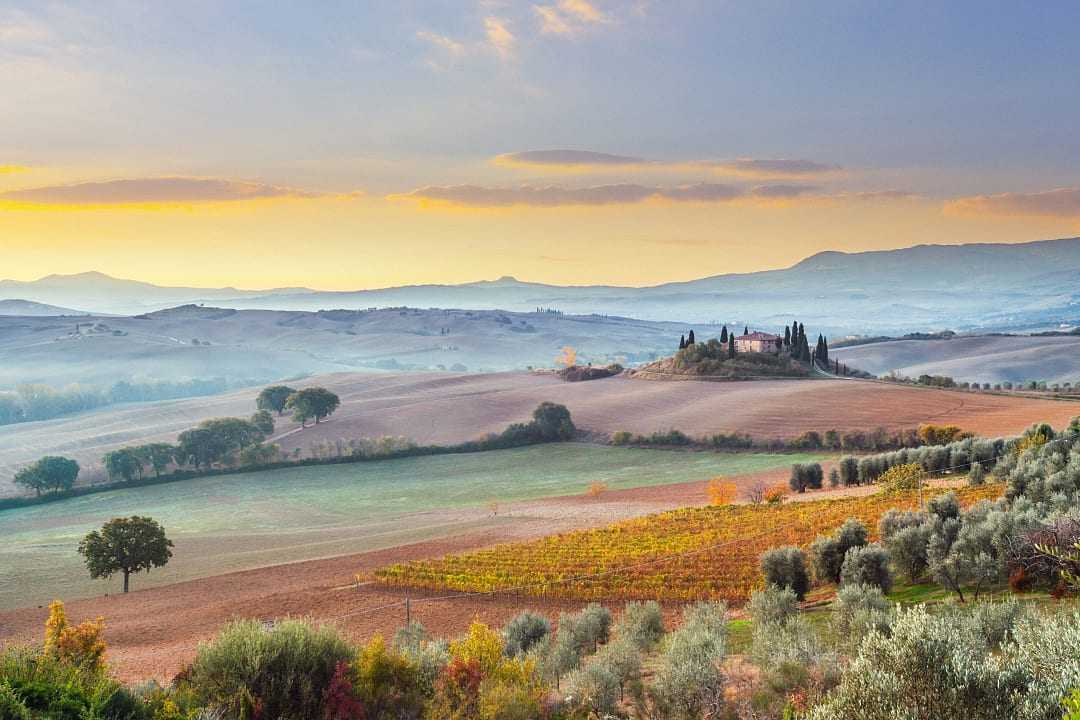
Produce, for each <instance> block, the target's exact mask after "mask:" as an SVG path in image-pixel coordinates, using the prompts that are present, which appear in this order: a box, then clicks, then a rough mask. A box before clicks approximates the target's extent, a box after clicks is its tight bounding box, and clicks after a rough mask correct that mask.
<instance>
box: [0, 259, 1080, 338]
mask: <svg viewBox="0 0 1080 720" xmlns="http://www.w3.org/2000/svg"><path fill="white" fill-rule="evenodd" d="M0 298H19V299H23V300H31V301H35V302H40V303H48V304H53V305H62V306H73V307H79V308H84V309H85V310H88V311H92V312H97V313H116V314H137V313H142V312H147V311H153V310H157V309H161V308H166V307H171V306H174V305H178V304H182V303H203V302H205V303H208V304H213V305H215V306H217V307H230V308H239V309H270V310H308V311H312V310H328V309H364V308H373V307H399V306H410V307H424V308H428V307H441V308H461V309H472V310H490V309H502V310H509V311H531V310H534V309H536V308H537V307H544V308H555V309H558V310H561V311H564V312H567V313H576V314H589V313H596V314H603V315H620V316H624V317H631V318H638V319H644V320H659V321H678V322H683V323H708V322H724V323H727V324H729V325H743V324H747V325H752V326H754V327H758V328H763V329H771V328H773V327H777V328H778V327H780V326H782V325H784V324H788V323H790V322H791V320H792V319H793V318H796V317H797V318H798V319H799V320H801V321H802V322H804V323H805V324H806V325H807V326H808V328H813V329H814V331H815V332H816V331H818V330H821V331H825V332H827V333H829V334H830V335H833V336H837V335H841V334H855V333H859V334H875V333H891V334H895V333H904V332H910V331H913V330H924V331H930V330H940V329H953V330H957V331H980V330H981V331H986V330H1041V329H1049V328H1056V327H1059V326H1062V325H1066V326H1072V325H1076V324H1080V238H1067V239H1061V240H1044V241H1039V242H1030V243H1021V244H969V245H919V246H916V247H911V248H904V249H901V250H883V251H874V252H860V253H843V252H823V253H818V254H816V255H813V256H811V257H809V258H806V259H805V260H803V261H801V262H799V263H796V264H795V265H793V266H791V267H790V268H786V269H783V270H770V271H764V272H755V273H744V274H728V275H715V276H712V277H706V278H702V279H700V280H692V281H689V282H678V283H665V284H662V285H656V286H653V287H641V288H635V287H618V286H609V285H590V286H569V287H567V286H557V285H545V284H541V283H529V282H521V281H518V280H516V279H514V278H512V277H504V278H500V279H499V280H494V281H482V282H473V283H465V284H461V285H412V286H404V287H394V288H383V289H375V290H358V291H354V292H321V291H316V290H311V289H308V288H276V289H273V290H261V291H260V290H238V289H235V288H217V289H206V288H182V287H180V288H177V287H161V286H157V285H151V284H149V283H142V282H137V281H132V280H118V279H116V278H111V277H109V276H107V275H103V274H101V273H83V274H80V275H67V276H63V275H51V276H49V277H46V278H42V279H40V280H36V281H33V282H18V281H12V280H4V281H0Z"/></svg>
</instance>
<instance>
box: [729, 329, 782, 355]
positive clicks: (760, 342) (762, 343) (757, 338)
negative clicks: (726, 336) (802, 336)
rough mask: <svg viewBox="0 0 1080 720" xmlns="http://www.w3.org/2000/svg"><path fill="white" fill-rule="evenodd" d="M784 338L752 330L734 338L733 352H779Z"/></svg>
mask: <svg viewBox="0 0 1080 720" xmlns="http://www.w3.org/2000/svg"><path fill="white" fill-rule="evenodd" d="M783 346H784V339H783V338H782V337H780V336H779V335H771V334H769V333H766V332H752V333H750V334H749V335H739V336H738V337H736V338H735V352H741V353H745V352H755V353H774V354H776V353H779V352H780V349H781V348H782V347H783Z"/></svg>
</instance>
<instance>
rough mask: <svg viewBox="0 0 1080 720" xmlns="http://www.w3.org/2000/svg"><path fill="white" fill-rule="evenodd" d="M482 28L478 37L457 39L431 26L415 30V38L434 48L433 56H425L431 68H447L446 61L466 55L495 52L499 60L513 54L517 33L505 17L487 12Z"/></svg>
mask: <svg viewBox="0 0 1080 720" xmlns="http://www.w3.org/2000/svg"><path fill="white" fill-rule="evenodd" d="M483 30H484V33H483V37H482V38H481V39H471V40H459V39H457V38H453V37H450V36H449V35H443V34H441V33H437V32H432V31H430V30H418V31H417V32H416V38H417V39H418V40H420V41H422V42H424V43H427V44H428V45H430V46H431V47H432V48H433V49H434V50H435V51H436V53H437V56H436V57H428V58H427V60H426V63H427V65H428V66H429V67H431V68H432V69H434V70H446V69H447V68H448V65H451V64H455V63H458V62H460V61H461V60H462V59H464V58H466V57H468V56H477V55H485V54H486V55H488V56H490V55H492V54H494V55H495V56H497V57H499V58H500V59H502V60H510V59H512V58H513V57H514V51H515V50H516V49H517V37H516V36H515V35H514V33H513V32H511V30H510V26H509V23H508V22H507V21H506V20H504V19H503V18H500V17H497V16H495V15H488V16H487V17H485V18H484V22H483Z"/></svg>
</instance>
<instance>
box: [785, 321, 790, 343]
mask: <svg viewBox="0 0 1080 720" xmlns="http://www.w3.org/2000/svg"><path fill="white" fill-rule="evenodd" d="M784 347H791V328H789V327H788V326H787V325H785V326H784Z"/></svg>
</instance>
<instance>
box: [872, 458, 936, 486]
mask: <svg viewBox="0 0 1080 720" xmlns="http://www.w3.org/2000/svg"><path fill="white" fill-rule="evenodd" d="M925 477H926V471H925V470H923V469H922V466H921V465H919V464H918V463H904V464H903V465H893V466H892V467H891V468H889V469H888V470H886V471H885V472H883V473H882V474H881V475H880V476H878V479H877V481H878V484H879V485H881V486H882V487H883V488H884V490H885V492H903V491H905V490H917V489H918V488H919V487H920V486H921V485H922V483H923V478H925Z"/></svg>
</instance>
